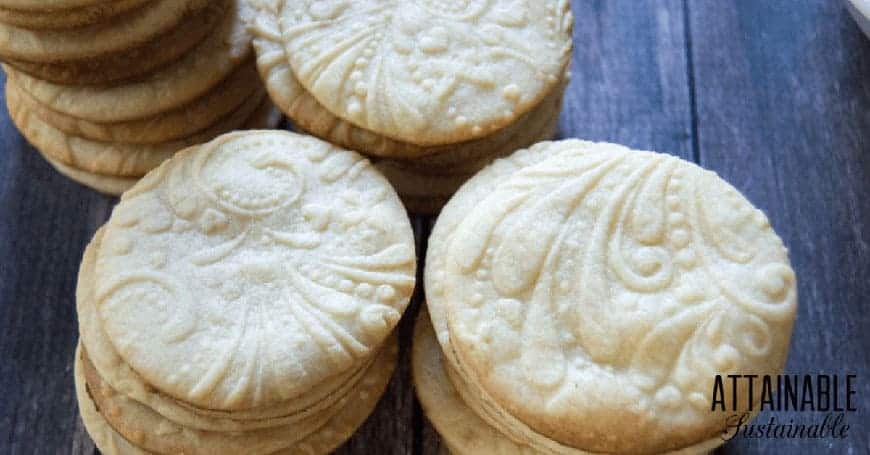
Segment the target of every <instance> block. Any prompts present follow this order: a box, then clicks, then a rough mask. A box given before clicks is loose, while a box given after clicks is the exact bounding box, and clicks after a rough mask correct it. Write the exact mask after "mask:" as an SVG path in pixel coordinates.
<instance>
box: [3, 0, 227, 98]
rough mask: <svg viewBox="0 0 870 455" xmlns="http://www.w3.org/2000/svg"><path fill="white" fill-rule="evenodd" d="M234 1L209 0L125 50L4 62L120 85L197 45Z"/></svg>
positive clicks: (60, 80)
mask: <svg viewBox="0 0 870 455" xmlns="http://www.w3.org/2000/svg"><path fill="white" fill-rule="evenodd" d="M232 1H234V0H217V1H213V2H209V3H208V5H207V6H206V7H205V8H201V9H200V10H197V11H196V13H195V14H189V15H187V17H186V18H184V19H183V20H182V21H181V22H180V23H179V24H178V25H177V26H175V27H173V29H172V30H170V31H167V32H165V33H163V34H161V35H160V36H158V37H155V38H154V39H152V40H150V41H148V42H146V43H143V44H141V45H139V46H137V47H135V48H131V49H126V50H124V51H123V52H117V53H113V54H109V55H104V56H99V57H94V58H87V59H79V60H66V61H62V62H31V61H26V60H19V59H13V58H6V59H5V61H6V63H7V64H8V65H9V66H12V67H14V68H16V70H18V71H21V72H25V73H27V74H29V75H31V76H33V77H35V78H37V79H40V80H43V81H46V82H53V83H56V84H61V85H98V84H100V85H102V84H109V83H111V84H118V83H119V82H121V81H124V80H131V79H134V78H138V77H143V76H145V75H147V74H149V73H151V72H153V71H156V70H158V69H159V68H162V67H163V66H165V65H167V64H169V63H172V62H174V61H175V60H177V59H179V58H180V57H181V56H183V55H185V54H186V53H187V52H188V51H190V50H191V49H193V48H194V47H196V46H197V45H198V44H200V42H202V40H203V39H204V38H205V37H206V36H207V35H209V33H211V31H212V30H213V29H214V28H215V26H216V25H217V24H218V23H220V22H221V20H222V19H223V18H224V17H225V16H226V12H227V11H228V9H229V6H228V5H229V4H230V3H231V2H232ZM134 12H135V11H134ZM131 13H132V12H131Z"/></svg>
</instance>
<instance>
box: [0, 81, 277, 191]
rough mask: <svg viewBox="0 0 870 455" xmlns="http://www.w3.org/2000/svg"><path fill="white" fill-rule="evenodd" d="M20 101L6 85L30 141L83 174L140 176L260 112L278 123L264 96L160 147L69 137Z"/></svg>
mask: <svg viewBox="0 0 870 455" xmlns="http://www.w3.org/2000/svg"><path fill="white" fill-rule="evenodd" d="M19 98H20V97H19V96H18V94H17V91H16V90H15V87H14V86H13V85H8V84H7V86H6V102H7V107H8V109H9V116H10V118H11V119H12V121H13V122H14V123H15V126H16V127H17V128H18V130H19V131H20V132H21V133H22V134H23V135H24V137H25V138H27V140H28V142H30V143H31V144H33V146H34V147H36V148H38V149H39V150H40V152H42V153H43V154H44V155H46V156H48V157H51V158H52V159H54V160H56V161H60V162H62V163H64V164H66V165H68V166H72V167H74V168H77V169H80V170H83V171H87V172H91V173H94V174H106V175H114V176H119V177H141V176H142V175H145V173H147V172H148V171H150V170H151V169H154V168H155V167H157V166H158V165H159V164H160V163H162V162H163V161H164V160H166V159H167V158H169V157H170V156H172V155H173V154H174V153H175V152H177V151H178V150H180V149H183V148H185V147H188V146H191V145H194V144H199V143H201V142H205V141H208V140H211V139H212V138H214V137H216V136H219V135H221V134H223V133H227V132H229V131H233V130H236V129H240V128H243V127H246V125H249V124H251V123H256V119H261V118H262V117H264V115H263V114H262V113H258V112H257V111H258V110H259V111H263V110H265V111H266V112H267V114H266V115H265V117H268V118H269V119H270V120H271V121H274V120H275V117H274V114H272V109H273V108H272V106H271V103H269V102H268V101H265V100H264V101H262V102H261V100H262V99H263V96H261V97H259V98H257V97H254V98H251V99H249V100H247V101H246V102H245V104H244V105H243V106H241V107H240V109H237V110H236V111H234V112H231V113H230V114H229V115H227V116H226V117H224V118H222V119H220V120H218V121H217V122H216V123H214V124H212V125H210V126H209V127H208V128H206V129H204V130H201V131H199V132H197V133H196V134H194V135H192V136H188V137H185V138H182V139H178V140H174V141H168V142H162V143H159V144H124V143H113V142H101V141H92V140H89V139H84V138H81V137H77V136H71V135H68V134H66V133H64V132H63V131H60V130H58V129H57V128H55V127H53V126H51V125H49V124H48V123H47V122H45V121H44V120H43V119H42V118H40V117H39V116H38V115H36V114H35V113H34V112H32V111H30V110H28V109H27V106H25V105H24V104H23V103H21V102H20V99H19ZM252 121H253V122H252ZM269 127H274V125H273V124H272V125H260V124H256V125H254V128H269Z"/></svg>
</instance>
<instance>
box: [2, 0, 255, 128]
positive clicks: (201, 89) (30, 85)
mask: <svg viewBox="0 0 870 455" xmlns="http://www.w3.org/2000/svg"><path fill="white" fill-rule="evenodd" d="M230 7H231V8H230V11H229V12H228V13H227V15H226V16H225V18H224V20H223V22H222V23H221V24H220V25H218V28H216V29H215V30H214V31H213V32H212V33H210V34H209V36H208V37H206V39H205V40H204V41H203V42H202V43H200V44H199V45H197V47H196V48H195V49H194V50H192V51H191V52H188V53H187V54H186V55H185V56H184V57H183V58H182V59H181V60H179V61H177V62H175V63H173V64H171V65H169V66H167V67H165V68H163V69H161V70H160V71H159V72H157V73H154V74H152V75H150V76H148V77H147V78H145V79H143V80H140V81H135V82H130V83H127V84H124V85H118V86H67V85H60V84H54V83H51V82H47V81H44V80H40V79H38V78H34V77H30V76H28V75H26V74H18V75H16V82H17V83H18V85H19V86H20V87H21V89H23V90H25V91H27V93H29V94H30V95H31V96H33V97H34V98H35V99H36V100H38V101H39V102H41V103H42V104H44V105H46V106H48V107H50V108H51V109H53V110H55V111H58V112H62V113H64V114H67V115H70V116H73V117H77V118H81V119H86V120H90V121H93V122H119V121H127V120H134V119H141V118H145V117H150V116H154V115H156V114H159V113H161V112H166V111H169V110H172V109H174V108H178V107H180V106H183V105H185V104H188V103H190V102H191V101H193V100H195V99H197V98H200V97H201V96H202V95H203V94H205V93H208V92H209V90H211V89H212V88H214V87H215V86H216V85H218V84H219V83H220V82H221V81H222V80H224V79H225V78H226V77H227V75H229V74H230V73H231V72H232V71H233V70H234V69H236V68H238V67H239V65H241V64H243V63H244V62H245V61H246V60H247V58H248V57H249V56H250V55H251V52H252V49H251V37H250V35H249V34H248V32H247V30H246V27H245V21H246V17H248V16H249V15H250V12H251V11H250V8H249V7H248V6H247V2H246V1H241V0H231V1H230Z"/></svg>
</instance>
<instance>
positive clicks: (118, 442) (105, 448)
mask: <svg viewBox="0 0 870 455" xmlns="http://www.w3.org/2000/svg"><path fill="white" fill-rule="evenodd" d="M80 352H81V345H79V346H77V347H76V354H75V360H74V362H73V379H74V382H75V388H76V401H77V402H78V406H79V414H80V415H81V418H82V423H83V424H84V426H85V430H86V431H87V432H88V435H89V436H90V437H91V439H92V440H93V441H94V445H96V446H97V449H99V450H100V453H102V454H103V455H148V454H149V453H148V452H147V451H145V450H144V449H142V448H140V447H137V446H135V445H133V444H131V443H130V442H129V441H127V440H126V439H124V437H123V436H121V435H120V434H118V432H116V431H115V430H114V429H113V428H112V427H111V426H110V425H109V424H108V423H107V422H106V419H104V418H103V416H102V415H100V411H99V409H97V405H96V403H94V400H93V399H92V398H91V395H90V392H88V385H87V383H86V382H85V378H84V373H83V372H82V365H81V355H80Z"/></svg>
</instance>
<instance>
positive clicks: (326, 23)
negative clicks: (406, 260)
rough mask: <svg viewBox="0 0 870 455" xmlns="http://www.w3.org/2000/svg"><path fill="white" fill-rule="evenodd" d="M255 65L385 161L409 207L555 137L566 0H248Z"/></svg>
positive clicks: (295, 111)
mask: <svg viewBox="0 0 870 455" xmlns="http://www.w3.org/2000/svg"><path fill="white" fill-rule="evenodd" d="M252 3H253V4H254V5H255V7H256V8H257V11H258V12H257V14H256V16H255V20H254V22H253V23H252V28H251V29H252V33H253V34H254V46H255V49H256V52H257V64H258V67H259V70H260V74H261V76H262V77H263V80H264V81H265V83H266V88H267V90H268V92H269V94H270V96H271V98H272V100H273V101H274V102H275V104H277V105H278V107H279V108H280V109H281V110H282V111H284V113H285V114H287V115H288V116H289V117H290V118H291V119H292V121H293V123H294V125H295V126H296V127H298V128H299V129H301V130H304V131H306V132H308V133H310V134H312V135H315V136H317V137H320V138H322V139H324V140H327V141H329V142H332V143H334V144H337V145H339V146H341V147H345V148H349V149H352V150H357V151H359V152H361V153H363V154H365V155H367V156H369V157H371V158H372V159H373V160H374V161H376V163H377V166H378V167H379V168H380V169H381V171H382V172H384V174H385V175H386V176H387V178H388V179H389V180H390V181H391V183H393V185H394V186H395V187H396V189H397V190H398V192H399V194H400V196H401V197H402V199H403V200H404V201H405V203H406V204H407V206H408V208H409V209H411V210H412V211H415V212H423V213H427V212H428V213H431V212H435V211H437V210H439V209H440V207H441V206H442V205H443V203H444V202H446V200H447V199H448V198H449V197H450V195H452V193H453V192H454V191H455V190H456V189H457V188H458V187H459V186H460V185H461V184H462V183H463V182H464V181H465V180H466V179H467V178H468V177H470V176H471V175H473V174H474V173H475V172H477V171H478V170H479V169H481V168H482V167H484V166H485V165H486V164H487V163H489V162H490V161H492V160H493V159H494V158H495V157H498V156H503V155H505V154H507V153H509V152H511V151H514V150H516V149H518V148H522V147H526V146H528V145H531V144H532V143H535V142H537V141H539V140H541V139H544V138H548V137H550V136H551V135H552V134H554V132H555V129H556V125H557V123H558V117H559V111H560V107H561V98H562V93H563V91H564V88H565V85H566V83H567V80H568V71H569V62H570V57H571V46H572V39H571V30H572V25H573V19H572V16H571V13H570V10H569V2H566V1H562V0H546V1H539V2H517V1H512V0H495V1H489V2H481V1H452V2H436V1H416V2H404V1H389V2H382V1H373V0H366V1H353V2H349V1H342V0H327V1H319V2H306V1H302V0H282V1H266V0H252Z"/></svg>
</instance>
